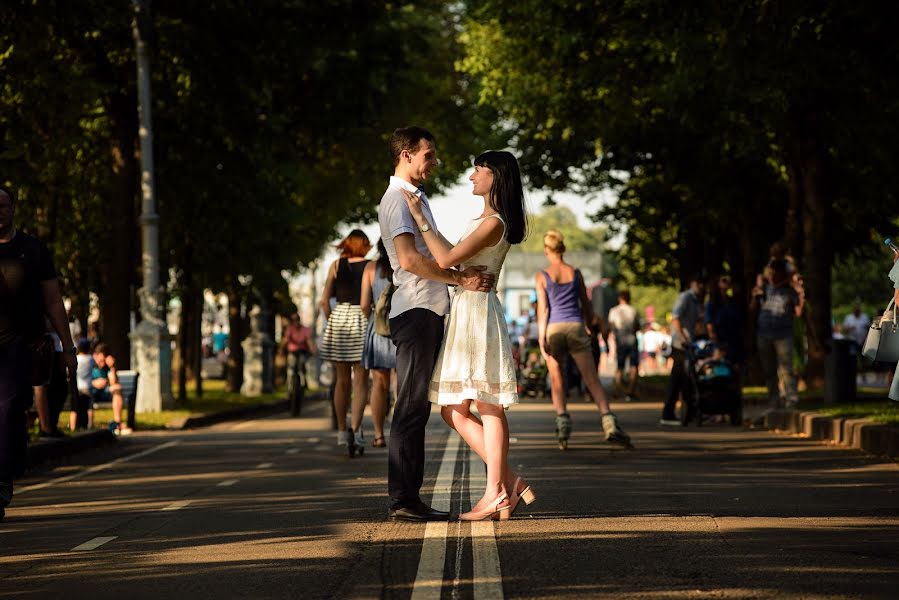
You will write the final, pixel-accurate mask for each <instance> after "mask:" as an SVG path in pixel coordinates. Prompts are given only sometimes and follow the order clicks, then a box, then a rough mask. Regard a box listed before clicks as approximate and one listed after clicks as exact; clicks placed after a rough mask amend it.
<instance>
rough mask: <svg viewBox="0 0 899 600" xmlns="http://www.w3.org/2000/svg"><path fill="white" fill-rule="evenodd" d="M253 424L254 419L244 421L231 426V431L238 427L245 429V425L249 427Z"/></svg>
mask: <svg viewBox="0 0 899 600" xmlns="http://www.w3.org/2000/svg"><path fill="white" fill-rule="evenodd" d="M252 424H253V421H244V422H243V423H238V424H237V425H234V426H233V427H231V431H237V430H238V429H244V428H245V427H249V426H250V425H252Z"/></svg>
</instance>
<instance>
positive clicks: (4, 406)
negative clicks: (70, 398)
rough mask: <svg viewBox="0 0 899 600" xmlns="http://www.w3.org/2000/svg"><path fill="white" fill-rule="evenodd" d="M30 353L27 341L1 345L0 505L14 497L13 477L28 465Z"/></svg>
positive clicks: (2, 505) (30, 391)
mask: <svg viewBox="0 0 899 600" xmlns="http://www.w3.org/2000/svg"><path fill="white" fill-rule="evenodd" d="M31 395H32V389H31V354H30V352H29V350H28V347H27V346H26V345H25V344H12V345H9V346H2V347H0V508H2V507H4V506H5V505H6V504H8V503H9V500H10V499H11V497H12V480H13V478H14V477H18V476H19V475H21V474H22V471H23V470H24V468H25V452H26V447H25V445H26V443H27V441H28V435H27V433H26V431H25V409H26V408H28V405H29V404H31Z"/></svg>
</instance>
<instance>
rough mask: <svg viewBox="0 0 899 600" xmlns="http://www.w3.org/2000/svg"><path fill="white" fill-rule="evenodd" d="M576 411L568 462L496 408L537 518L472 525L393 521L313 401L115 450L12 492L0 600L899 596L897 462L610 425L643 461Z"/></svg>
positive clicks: (526, 421)
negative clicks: (624, 434) (292, 412)
mask: <svg viewBox="0 0 899 600" xmlns="http://www.w3.org/2000/svg"><path fill="white" fill-rule="evenodd" d="M571 408H572V415H573V418H574V427H575V430H574V434H573V437H572V440H571V444H570V446H569V449H568V451H566V452H562V451H560V450H558V448H557V445H556V442H555V437H554V432H553V424H552V414H551V410H550V407H549V405H548V403H532V404H523V405H519V406H517V407H515V408H513V409H512V410H511V411H510V412H509V419H510V424H511V429H512V435H513V443H512V445H511V455H512V460H513V462H514V463H515V464H516V465H518V467H519V468H520V470H521V471H522V473H524V474H525V475H526V476H527V477H528V478H529V481H530V483H531V484H532V486H533V488H534V490H535V491H536V493H537V496H538V500H537V502H536V503H535V504H533V505H531V506H530V507H522V509H520V510H519V512H518V513H516V518H515V519H513V520H511V521H507V522H502V523H496V524H492V523H485V524H475V525H474V526H472V525H471V524H467V523H465V524H463V523H459V522H450V523H448V524H435V525H430V526H427V527H426V526H425V525H419V524H408V523H392V522H388V521H386V520H385V516H386V499H385V487H386V484H385V480H386V479H385V478H386V451H385V450H383V449H377V448H368V449H367V450H366V454H365V456H364V457H362V458H356V459H352V460H351V459H349V458H348V457H347V456H346V455H345V454H343V453H342V452H340V451H339V450H338V448H337V447H336V444H335V436H334V434H333V433H332V432H331V431H330V430H329V429H328V425H329V423H328V420H327V419H326V418H325V416H326V411H325V406H324V404H319V405H317V406H315V407H313V409H312V410H310V411H307V416H304V417H302V418H299V419H292V418H288V417H287V416H286V415H281V416H276V417H271V418H265V419H259V420H254V421H244V422H239V423H229V424H223V425H220V426H217V427H213V428H209V429H205V430H200V431H192V432H178V433H147V434H138V435H135V436H132V437H130V438H127V439H122V440H120V442H119V443H118V444H116V445H114V447H112V448H109V449H101V450H98V451H94V452H91V453H87V454H83V455H80V456H78V457H77V458H76V459H74V460H73V462H72V463H71V464H69V465H64V466H59V467H56V468H55V469H52V470H48V471H46V472H43V473H40V474H36V475H31V476H29V477H28V478H25V479H23V480H21V481H20V482H18V484H17V485H18V492H17V495H16V498H15V500H14V504H13V505H12V506H11V507H10V509H9V510H8V512H7V518H6V520H5V521H4V522H3V523H0V598H17V599H27V598H63V597H67V598H87V597H90V598H117V599H121V598H128V600H132V599H138V598H154V599H159V598H213V597H218V598H242V597H246V598H403V599H406V598H439V597H442V598H447V599H449V598H502V597H507V598H575V597H576V598H616V599H618V598H694V597H695V598H827V599H833V598H891V599H895V598H897V597H899V466H897V464H896V463H895V462H885V461H882V460H878V459H874V458H870V457H867V456H865V455H863V454H861V453H859V452H856V451H849V450H843V449H839V448H834V447H829V446H825V445H822V444H819V443H817V442H812V441H808V440H803V439H800V438H795V437H788V436H781V435H775V434H772V433H769V432H766V431H760V430H749V429H743V428H732V427H730V426H728V425H723V424H721V425H710V426H707V427H703V428H702V429H696V428H695V427H691V428H688V429H679V428H677V429H668V428H666V429H662V428H660V427H659V426H657V425H656V423H655V422H656V420H657V418H658V415H659V412H660V405H659V404H657V403H649V402H647V403H635V404H632V405H628V404H618V405H616V406H615V407H614V408H615V409H616V411H617V412H618V414H619V418H620V419H621V422H622V424H623V426H624V428H625V429H627V430H628V431H629V432H630V433H631V434H632V435H633V438H634V442H635V444H636V446H637V447H636V449H635V450H621V449H618V448H615V447H612V446H609V445H608V444H606V443H605V442H603V441H602V439H601V436H600V435H599V430H600V426H599V417H598V414H597V413H596V411H595V409H594V408H592V405H588V404H584V403H574V404H572V407H571ZM369 432H370V427H369ZM369 437H371V434H370V433H369ZM455 439H457V438H455ZM455 439H454V437H451V436H449V435H448V432H447V430H446V428H445V427H444V425H443V423H442V421H441V420H440V419H439V416H438V415H437V414H436V413H435V414H434V415H432V418H431V422H430V424H429V435H428V451H429V461H428V472H427V475H426V481H425V488H424V492H425V494H424V495H426V496H428V495H431V494H433V502H434V503H435V504H436V505H441V506H447V507H450V508H451V509H452V510H453V511H455V512H458V511H460V510H465V509H467V508H468V506H469V502H470V500H469V499H470V497H471V496H474V497H475V498H477V497H479V495H480V493H481V491H482V489H483V488H482V487H481V486H483V477H484V475H483V467H482V465H480V464H478V463H477V462H474V461H472V460H471V457H470V456H469V454H468V452H467V450H466V449H465V447H464V444H463V445H462V446H461V447H460V446H459V445H458V444H456V443H455Z"/></svg>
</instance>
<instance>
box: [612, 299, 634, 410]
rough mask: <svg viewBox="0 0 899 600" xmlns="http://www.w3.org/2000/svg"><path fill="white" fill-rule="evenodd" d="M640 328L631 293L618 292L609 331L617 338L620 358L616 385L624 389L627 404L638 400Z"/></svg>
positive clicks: (616, 372)
mask: <svg viewBox="0 0 899 600" xmlns="http://www.w3.org/2000/svg"><path fill="white" fill-rule="evenodd" d="M640 327H641V325H640V315H639V314H638V313H637V309H635V308H634V307H633V306H631V293H630V292H629V291H628V290H622V291H620V292H618V305H617V306H615V307H614V308H612V309H611V310H610V311H609V330H610V331H611V333H612V334H613V335H614V336H615V355H616V357H617V358H618V369H617V370H616V371H615V383H616V384H617V385H618V386H620V387H622V388H624V394H625V396H624V399H625V401H627V402H631V401H633V400H636V399H637V370H638V367H639V366H640V353H639V351H638V348H637V333H638V332H639V331H640ZM628 363H630V364H628ZM625 378H626V380H627V383H625Z"/></svg>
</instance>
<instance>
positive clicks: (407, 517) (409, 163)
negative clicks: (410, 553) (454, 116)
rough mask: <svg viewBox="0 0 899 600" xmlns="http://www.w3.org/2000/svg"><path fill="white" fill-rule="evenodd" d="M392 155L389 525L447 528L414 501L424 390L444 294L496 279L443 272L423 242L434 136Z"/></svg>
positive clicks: (386, 212) (384, 229) (402, 137)
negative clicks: (413, 206)
mask: <svg viewBox="0 0 899 600" xmlns="http://www.w3.org/2000/svg"><path fill="white" fill-rule="evenodd" d="M389 148H390V154H391V157H392V158H393V167H394V172H393V176H392V177H391V178H390V182H389V184H388V187H387V190H386V191H385V192H384V196H383V197H382V198H381V203H380V205H379V206H378V223H379V225H380V228H381V239H382V241H383V242H384V248H385V249H386V250H387V256H388V257H389V258H390V266H391V267H392V268H393V281H394V283H395V284H396V286H397V289H396V291H395V292H394V294H393V298H392V301H391V306H390V337H391V339H392V340H393V344H394V346H396V376H397V397H396V403H395V404H394V407H393V422H392V424H391V427H390V445H389V446H388V448H387V454H388V467H387V479H388V481H387V490H388V494H389V496H390V510H389V512H388V517H389V518H390V519H396V520H404V521H432V520H446V519H447V518H448V517H449V514H448V513H446V512H443V511H438V510H434V509H432V508H431V507H430V506H428V505H426V504H425V503H424V502H422V501H421V498H420V497H419V491H420V490H421V484H422V481H423V480H424V463H425V425H427V422H428V418H429V417H430V415H431V405H430V403H429V402H428V387H429V385H430V381H431V374H432V373H433V372H434V366H435V364H436V362H437V355H438V354H439V352H440V345H441V343H442V341H443V328H444V315H446V313H447V312H448V311H449V294H448V293H447V288H446V286H447V284H450V285H457V286H458V285H461V286H462V287H463V288H464V289H466V290H469V291H481V292H487V291H489V290H491V289H492V288H493V285H494V282H495V280H496V277H495V276H494V275H493V274H490V273H484V272H483V271H484V267H483V266H480V265H479V266H473V267H468V268H466V269H465V270H463V271H457V270H453V269H449V268H443V267H441V266H440V265H438V264H437V262H436V261H435V260H434V256H433V255H432V254H431V252H430V250H429V249H428V245H427V243H426V242H425V240H424V236H425V235H434V236H439V235H440V234H439V232H437V231H436V230H433V222H434V219H433V215H432V214H431V209H430V206H429V205H428V197H427V194H425V192H424V190H423V189H421V188H420V187H419V186H421V185H422V184H423V183H424V182H425V181H427V179H428V177H430V175H431V172H432V171H433V169H434V168H435V167H436V166H437V144H436V142H435V140H434V136H433V135H432V134H431V133H430V132H429V131H428V130H426V129H423V128H421V127H414V126H413V127H403V128H400V129H397V130H396V131H394V132H393V135H392V136H391V137H390V144H389ZM403 190H406V191H408V192H411V193H413V194H415V195H416V196H418V198H419V200H420V202H421V212H422V216H424V217H425V218H426V219H427V223H426V224H424V225H419V224H418V223H416V221H415V219H413V217H412V213H411V212H410V210H409V206H408V204H407V203H406V198H405V196H404V195H403ZM432 230H433V231H432ZM429 231H430V233H428V232H429ZM441 237H442V236H441Z"/></svg>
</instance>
